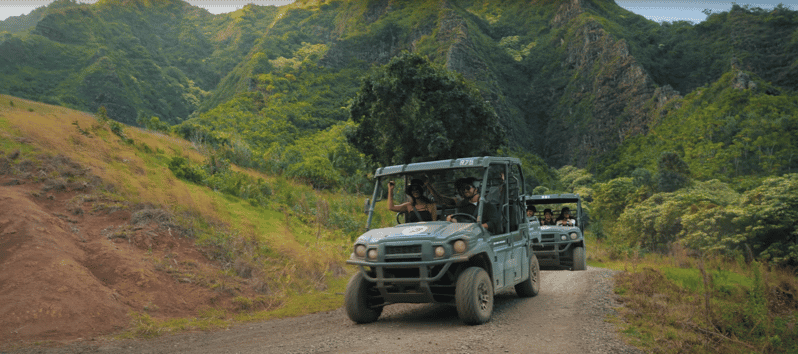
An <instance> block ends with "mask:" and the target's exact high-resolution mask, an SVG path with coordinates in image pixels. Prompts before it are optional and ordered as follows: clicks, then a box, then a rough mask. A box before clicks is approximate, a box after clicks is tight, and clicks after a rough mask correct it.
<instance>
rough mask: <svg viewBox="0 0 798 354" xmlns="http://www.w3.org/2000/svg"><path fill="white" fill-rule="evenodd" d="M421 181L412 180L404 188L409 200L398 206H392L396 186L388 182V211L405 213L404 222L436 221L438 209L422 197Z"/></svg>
mask: <svg viewBox="0 0 798 354" xmlns="http://www.w3.org/2000/svg"><path fill="white" fill-rule="evenodd" d="M422 185H423V183H422V182H421V180H418V179H414V180H412V181H410V184H409V185H408V186H407V188H405V193H406V194H407V195H408V196H410V200H409V201H407V202H404V203H402V204H399V205H394V204H393V189H394V187H396V184H395V183H394V182H393V181H389V182H388V210H390V211H393V212H397V213H406V214H407V216H406V219H405V220H406V222H419V221H435V220H437V219H438V208H437V206H436V205H435V203H433V202H432V201H431V200H429V199H428V198H427V197H425V196H424V188H423V187H422Z"/></svg>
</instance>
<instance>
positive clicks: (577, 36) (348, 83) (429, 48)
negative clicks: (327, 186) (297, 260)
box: [0, 0, 798, 172]
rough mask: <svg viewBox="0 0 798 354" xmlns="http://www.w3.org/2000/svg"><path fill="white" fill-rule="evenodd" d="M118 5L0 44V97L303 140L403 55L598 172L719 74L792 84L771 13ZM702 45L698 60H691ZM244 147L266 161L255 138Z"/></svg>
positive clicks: (541, 143) (572, 7)
mask: <svg viewBox="0 0 798 354" xmlns="http://www.w3.org/2000/svg"><path fill="white" fill-rule="evenodd" d="M131 1H132V0H131ZM67 3H68V1H67ZM123 3H125V4H128V3H127V2H124V1H116V0H109V1H103V2H101V3H98V4H95V5H93V6H91V7H86V6H79V7H78V6H73V7H67V8H66V9H60V10H57V11H56V9H54V10H53V11H51V12H52V13H51V14H49V15H47V16H45V17H44V18H43V19H42V20H40V21H39V22H38V24H37V26H36V28H35V29H34V30H32V31H31V32H30V33H29V34H6V35H5V37H4V38H5V39H4V40H3V41H2V43H0V49H3V51H4V52H6V58H5V59H4V58H3V56H2V55H0V73H2V75H3V77H5V78H7V79H8V81H9V82H10V83H11V85H10V86H11V87H10V88H6V89H3V90H0V92H4V93H10V94H15V93H16V94H17V95H20V96H22V97H27V98H35V99H39V100H42V101H45V102H50V103H58V104H63V105H67V106H70V107H73V108H80V109H84V110H88V111H94V110H96V109H97V108H98V107H99V106H100V105H103V106H106V108H107V109H108V111H109V113H110V115H111V117H112V118H113V119H117V120H120V121H122V122H125V123H127V124H134V125H137V124H142V119H144V120H147V119H149V118H150V117H158V118H160V120H161V121H162V122H167V123H168V124H177V123H181V122H184V121H185V122H189V121H190V122H193V123H192V124H197V122H204V123H201V124H209V120H208V119H202V118H201V117H202V116H203V115H205V114H207V112H209V111H211V110H212V109H214V108H215V107H219V106H220V105H222V104H224V103H225V102H228V101H230V100H233V99H235V98H236V97H238V96H241V95H245V96H246V95H251V94H258V95H260V96H262V98H258V99H256V101H258V102H260V103H258V104H256V106H257V107H259V108H258V109H257V111H256V112H255V115H256V116H258V117H261V118H259V119H271V120H277V121H284V122H286V123H288V124H291V125H294V126H295V127H296V128H298V130H299V131H300V132H307V133H315V132H318V131H320V130H324V129H328V128H330V127H332V126H333V125H336V124H342V123H343V122H345V121H346V120H347V119H348V117H347V116H346V115H345V114H344V112H342V111H341V109H340V108H341V107H345V106H346V105H347V102H348V99H350V98H351V94H352V93H353V92H354V91H355V89H356V88H357V85H358V84H359V78H360V76H362V75H364V74H365V73H367V72H368V71H369V70H371V68H374V67H375V66H378V65H381V64H384V63H385V62H387V61H388V60H389V59H390V58H392V57H393V56H395V55H397V54H398V53H400V52H401V51H404V50H406V51H413V52H418V53H419V54H422V55H425V56H427V57H429V58H430V60H431V61H432V62H435V63H438V64H442V65H444V66H446V67H447V68H449V69H450V70H455V71H457V72H460V73H461V74H463V75H464V76H465V77H466V78H467V79H469V80H472V81H474V82H475V83H476V84H477V86H478V87H479V88H480V90H481V91H482V94H483V97H484V98H485V100H486V101H488V102H489V103H490V104H491V106H493V107H494V109H495V111H496V112H497V114H498V115H499V118H500V121H501V123H502V125H503V126H504V127H505V130H506V131H508V133H509V134H508V137H509V139H510V140H509V141H510V145H511V146H510V147H511V148H515V149H521V150H524V151H530V152H533V153H535V154H537V155H539V156H541V157H543V158H544V160H545V161H547V162H548V163H549V164H551V165H553V166H562V165H567V164H572V165H576V166H579V167H586V168H589V169H591V171H594V172H602V171H601V169H602V167H601V166H602V162H601V161H602V160H603V159H604V158H605V157H606V156H609V155H611V154H612V152H613V151H614V150H615V149H616V148H618V147H619V146H620V145H621V144H623V142H624V141H625V140H627V139H629V138H632V137H635V136H638V135H641V134H647V132H648V131H649V130H650V128H651V127H650V126H651V125H652V124H655V122H656V120H655V118H654V117H655V116H657V115H659V114H660V113H658V110H659V109H660V108H661V107H664V106H665V105H666V104H667V102H669V101H671V100H679V99H681V97H682V96H683V95H684V94H687V93H690V92H691V91H692V90H694V89H695V88H696V87H699V86H700V85H702V84H706V81H708V80H717V79H719V78H720V77H721V74H722V73H725V72H728V71H730V70H733V68H732V63H737V64H735V65H738V66H740V67H744V68H746V70H749V71H751V72H752V73H753V74H755V75H764V76H763V78H764V79H765V80H768V79H774V80H776V83H777V84H778V85H780V86H777V87H782V90H786V92H793V91H794V90H795V88H796V82H795V81H793V80H791V79H790V78H791V77H793V76H792V75H790V73H792V72H794V71H796V70H798V65H796V64H795V63H798V59H796V58H798V44H796V43H793V42H794V41H793V42H789V38H790V35H793V36H794V34H795V33H798V32H796V28H798V27H796V23H798V16H796V13H798V12H795V11H790V10H789V9H786V8H783V7H780V8H776V9H774V10H773V11H770V12H765V11H762V10H761V9H756V8H754V9H750V8H741V7H739V6H735V7H733V8H732V10H731V11H729V12H727V13H720V14H712V15H710V16H708V19H707V20H706V21H704V22H702V23H701V24H698V25H692V24H686V23H683V22H676V23H664V24H657V23H654V22H652V21H648V20H646V19H645V18H643V17H642V16H639V15H635V14H633V13H631V12H628V11H626V10H625V9H623V8H621V7H619V6H618V5H617V4H615V3H614V2H613V1H605V0H601V1H599V0H569V1H534V2H531V3H529V2H525V1H507V2H504V3H502V4H501V5H497V4H495V3H491V2H489V1H479V0H474V1H442V0H428V1H423V2H407V1H397V0H381V1H306V2H297V3H294V4H291V5H287V6H282V7H263V6H257V5H248V6H247V7H245V8H243V9H241V10H238V11H236V12H233V13H230V14H224V15H210V14H209V13H207V12H206V11H204V10H201V9H198V8H196V7H192V6H191V5H189V4H187V3H184V2H181V1H177V0H174V1H170V2H166V3H164V2H158V3H157V4H156V3H155V2H148V1H140V0H136V1H132V2H131V4H135V6H132V7H131V9H128V10H123V9H121V6H120V4H123ZM153 6H159V7H158V8H159V9H160V10H159V12H158V14H155V13H154V12H153V11H150V10H151V9H153ZM176 9H189V10H190V11H187V12H186V11H183V12H186V13H185V14H183V13H178V12H180V11H176ZM80 11H88V13H89V14H95V15H93V16H94V17H92V16H90V15H87V16H88V17H87V18H96V20H92V21H95V22H92V23H89V24H83V27H82V28H83V29H81V27H74V26H72V27H70V26H66V25H67V24H71V23H73V22H74V21H75V16H77V15H76V14H77V13H78V12H80ZM148 11H149V12H148ZM70 14H71V15H70ZM98 14H101V15H98ZM97 16H100V17H97ZM159 18H160V20H158V19H159ZM111 24H114V25H113V26H111ZM741 25H746V26H754V27H755V28H756V31H753V32H754V33H756V34H757V35H760V36H762V38H763V39H764V42H763V43H765V44H766V48H765V49H766V50H765V51H758V49H757V48H756V47H755V46H752V43H754V42H752V39H753V38H755V35H754V34H749V33H748V32H740V31H739V30H737V29H736V28H737V27H734V26H741ZM65 26H66V27H65ZM86 26H88V27H86ZM112 28H113V29H112ZM58 29H61V30H60V31H59V30H58ZM66 29H69V30H68V31H67V30H66ZM730 29H731V30H730ZM725 33H733V34H734V36H733V37H729V38H726V37H724V34H725ZM109 34H114V35H113V36H110V35H109ZM785 38H786V39H785ZM48 41H52V42H48ZM58 41H62V42H63V41H66V42H68V43H66V42H65V43H61V42H58ZM55 43H59V44H55ZM76 43H88V44H86V45H82V46H81V45H78V44H76ZM720 44H723V45H726V47H724V46H723V45H720ZM702 47H706V48H710V49H711V50H712V51H713V52H712V54H711V55H705V56H699V55H698V54H697V52H698V50H699V49H700V48H702ZM50 48H59V49H57V50H55V49H50ZM777 48H782V49H780V50H781V52H778V51H777V50H776V49H777ZM35 51H41V52H47V53H51V54H49V55H53V56H56V57H60V58H59V61H61V62H71V63H89V62H90V63H91V64H89V65H88V66H86V65H85V64H74V65H73V66H71V67H63V66H62V67H60V69H59V66H57V65H50V63H49V60H46V59H44V60H42V64H37V62H36V61H30V60H26V62H27V63H30V64H29V65H26V66H19V64H18V63H17V62H19V61H20V60H16V62H15V60H14V58H9V57H8V54H9V53H11V52H29V53H30V52H35ZM58 51H60V52H61V53H62V54H60V55H59V54H55V53H56V52H58ZM733 52H734V53H736V54H734V55H732V54H731V53H733ZM90 53H91V54H90ZM779 53H781V54H779ZM65 58H68V59H66V60H64V59H65ZM103 58H107V59H103ZM101 59H102V60H101ZM766 59H767V60H766ZM762 63H771V64H767V65H762ZM43 64H47V65H49V66H42V65H43ZM37 65H38V66H37ZM81 65H83V66H81ZM796 74H798V72H796ZM43 76H48V77H51V78H54V79H55V80H48V81H47V82H45V81H43V80H42V77H43ZM284 80H287V81H284ZM306 80H311V81H306ZM313 80H315V81H313ZM264 109H265V110H264ZM262 110H263V111H262ZM261 111H262V112H261ZM235 114H236V113H234V112H229V115H235ZM265 114H271V115H272V116H270V117H265V116H264V115H265ZM207 128H208V129H210V130H218V129H227V128H224V127H222V126H214V125H210V126H208V127H207ZM227 132H228V133H230V134H233V135H236V134H243V133H245V132H243V131H241V130H238V131H227ZM289 140H290V139H289ZM244 141H245V142H247V143H248V144H249V146H250V148H253V149H255V150H256V151H254V152H255V154H256V155H261V154H263V153H265V151H266V147H265V146H261V145H260V144H259V143H258V142H257V141H254V140H244ZM289 143H291V141H289Z"/></svg>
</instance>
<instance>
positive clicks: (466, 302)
mask: <svg viewBox="0 0 798 354" xmlns="http://www.w3.org/2000/svg"><path fill="white" fill-rule="evenodd" d="M374 176H375V179H376V183H375V186H374V193H373V195H372V198H371V199H370V200H367V201H366V212H367V213H368V215H369V216H368V221H367V224H366V230H367V231H366V233H364V234H363V235H361V236H360V237H358V238H357V240H356V241H355V244H354V248H353V252H352V255H351V257H350V259H349V260H347V263H349V264H353V265H356V266H358V268H359V271H358V272H357V273H356V274H355V275H354V276H352V278H351V279H350V281H349V284H348V285H347V289H346V306H345V307H346V313H347V315H348V316H349V318H350V319H352V321H355V322H357V323H368V322H374V321H376V320H377V319H378V318H379V316H380V314H381V313H382V310H383V307H385V306H386V305H389V304H393V303H431V302H435V303H443V304H450V305H453V306H455V307H456V308H457V314H458V315H459V317H460V319H461V320H462V321H463V322H465V323H467V324H482V323H485V322H487V321H488V320H490V318H491V315H492V313H493V296H494V294H495V293H497V292H499V291H502V290H506V289H509V288H515V291H516V293H517V294H518V295H519V296H522V297H530V296H535V295H537V293H538V291H539V289H540V282H539V281H540V277H539V267H538V261H537V258H535V255H534V254H533V253H532V249H531V246H532V243H533V240H532V235H531V234H530V232H529V222H528V220H527V218H526V214H525V208H524V204H523V199H522V197H523V194H524V190H523V188H524V187H523V186H524V179H523V175H522V173H521V165H520V161H519V160H518V159H516V158H510V157H472V158H461V159H453V160H441V161H432V162H420V163H412V164H407V165H397V166H390V167H383V168H378V169H377V170H376V172H375V173H374ZM464 178H471V179H470V181H471V182H470V183H471V184H470V185H471V186H473V187H475V188H476V190H477V191H478V193H480V200H479V202H478V203H477V206H476V212H475V213H473V214H469V213H458V209H457V206H459V207H463V206H464V204H462V201H461V200H458V199H459V198H458V197H456V195H457V193H455V192H456V191H455V188H454V185H455V182H456V181H462V180H463V179H464ZM391 180H393V181H396V184H397V189H399V191H401V189H403V188H408V186H410V185H411V181H412V182H415V183H416V184H418V183H423V186H424V193H425V194H428V195H427V196H425V197H427V198H429V199H430V200H432V201H433V202H434V203H435V204H436V205H437V214H436V217H437V218H436V219H437V220H436V221H419V222H412V223H403V222H404V220H405V217H407V218H408V220H410V219H413V218H411V217H409V216H408V215H401V214H400V215H397V217H396V224H395V225H379V226H380V227H379V228H374V229H372V226H373V225H372V221H373V220H374V210H375V208H380V207H381V208H387V207H386V205H385V204H378V203H377V202H378V201H380V200H382V199H383V198H384V197H385V186H386V185H387V183H388V181H391ZM401 182H404V183H401ZM469 191H473V190H472V189H469ZM396 194H403V193H396ZM463 195H465V194H463ZM487 203H491V204H492V206H487ZM471 208H473V207H471ZM485 208H495V210H496V211H498V214H501V215H500V217H498V219H499V221H498V222H495V223H492V224H491V225H494V226H491V228H492V229H493V230H492V231H493V232H491V231H489V230H488V229H486V228H485V227H484V226H483V225H482V224H483V223H485V222H487V220H482V218H483V215H484V214H483V210H484V209H485ZM447 215H453V216H454V218H456V219H457V220H458V221H459V222H449V221H446V216H447ZM494 216H495V213H494ZM493 219H496V217H494V218H493ZM383 223H384V224H394V220H393V218H391V220H390V221H389V222H387V221H386V222H383Z"/></svg>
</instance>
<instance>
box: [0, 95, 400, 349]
mask: <svg viewBox="0 0 798 354" xmlns="http://www.w3.org/2000/svg"><path fill="white" fill-rule="evenodd" d="M103 114H104V113H103V112H102V111H100V112H98V113H97V114H96V115H90V114H86V113H82V112H77V111H73V110H70V109H66V108H61V107H56V106H51V105H47V104H42V103H36V102H31V101H27V100H22V99H19V98H15V97H10V96H2V100H1V102H0V168H2V172H3V173H4V174H6V173H8V174H12V175H13V176H14V177H15V178H20V179H25V178H30V179H32V180H31V181H32V182H42V183H44V184H45V185H55V184H58V183H61V184H86V185H88V186H89V187H87V188H90V189H91V192H90V194H87V195H84V196H83V197H82V198H83V199H82V200H92V201H93V203H94V208H95V209H97V210H103V209H107V210H129V211H131V213H133V215H134V217H133V219H136V217H150V218H156V219H157V218H162V219H164V220H168V222H169V223H170V224H169V225H171V226H172V228H173V229H174V230H178V229H179V230H183V231H184V232H183V235H185V236H188V237H192V238H193V239H194V240H195V244H196V246H197V248H198V249H199V250H200V251H201V252H202V253H203V254H204V255H205V256H206V257H207V258H209V259H210V260H212V261H213V263H214V264H216V267H215V268H214V269H203V268H198V267H182V266H183V265H182V264H181V267H177V266H173V265H172V263H171V262H170V259H169V256H168V254H159V253H152V252H150V253H147V254H146V255H144V256H145V257H146V258H147V259H148V260H149V261H150V262H152V263H153V264H154V265H155V269H159V270H163V271H165V272H167V273H169V274H172V275H173V276H174V277H175V279H176V280H181V281H182V280H183V279H189V280H191V282H193V283H196V284H202V285H203V286H206V287H207V288H209V289H212V290H213V291H216V292H218V293H219V294H224V295H229V296H232V297H233V304H234V305H235V307H234V308H232V309H230V308H227V309H225V308H221V307H219V308H214V307H211V308H204V309H198V311H199V312H198V313H197V317H196V318H183V319H171V318H161V317H159V316H158V315H157V309H153V308H145V309H141V310H140V311H134V312H132V313H131V314H130V317H131V329H130V332H128V333H127V334H126V336H152V335H158V334H163V333H167V332H171V331H177V330H191V329H208V328H219V327H226V326H229V325H230V324H232V323H234V322H239V321H248V320H254V319H268V318H277V317H284V316H296V315H301V314H306V313H312V312H318V311H325V310H332V309H335V308H338V307H340V305H341V301H342V296H341V295H340V293H342V292H343V290H344V288H345V286H346V281H347V280H348V273H349V271H348V270H347V269H346V268H344V264H343V260H344V259H345V258H346V257H348V255H349V253H350V252H351V250H350V243H351V241H352V240H353V238H354V237H356V236H357V235H359V233H360V232H361V231H362V227H363V225H365V214H364V213H363V200H364V199H365V196H364V195H362V194H358V193H345V192H342V191H341V190H319V189H315V188H313V187H312V186H311V185H309V184H306V183H302V182H305V181H302V180H301V179H295V178H291V177H288V176H278V175H272V174H265V173H262V172H257V171H254V170H249V169H242V168H239V167H237V166H235V165H232V164H230V163H229V162H228V161H227V160H225V159H222V158H219V157H218V155H217V154H218V153H215V152H212V149H210V148H209V147H207V146H201V145H193V144H191V143H190V142H188V141H185V140H182V139H180V138H176V137H173V136H169V135H166V134H163V133H158V132H148V131H144V130H140V129H138V128H133V127H128V126H125V125H122V124H119V123H116V122H114V121H111V120H107V119H106V118H105V117H104V116H103ZM201 151H202V152H204V154H203V153H201ZM59 161H70V162H59ZM73 165H74V166H78V167H71V166H73ZM37 166H38V167H37ZM47 166H51V167H47ZM29 167H30V168H29ZM72 170H80V171H84V172H85V171H89V172H87V173H84V174H76V173H74V172H69V171H72ZM28 171H30V172H28ZM64 171H67V172H64ZM137 212H138V213H137ZM389 219H390V216H388V215H387V214H385V213H383V211H382V210H378V215H377V217H376V218H375V221H376V222H385V221H386V220H389ZM131 228H132V226H131ZM129 231H130V230H129V229H124V228H120V229H119V230H114V231H113V232H114V234H113V235H111V237H114V238H116V237H123V238H124V237H129V236H128V235H129V233H130V232H129ZM245 288H246V289H245ZM244 290H247V291H244ZM253 293H254V294H255V295H247V294H253Z"/></svg>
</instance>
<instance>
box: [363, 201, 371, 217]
mask: <svg viewBox="0 0 798 354" xmlns="http://www.w3.org/2000/svg"><path fill="white" fill-rule="evenodd" d="M369 205H371V201H370V200H369V198H366V204H364V205H363V212H364V213H366V214H368V213H369Z"/></svg>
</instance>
